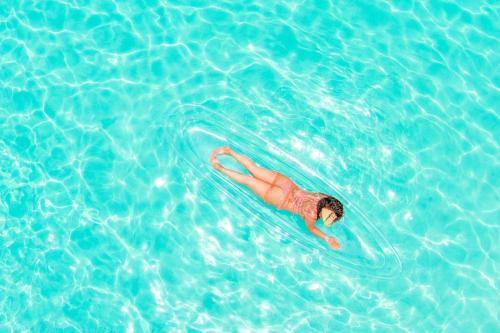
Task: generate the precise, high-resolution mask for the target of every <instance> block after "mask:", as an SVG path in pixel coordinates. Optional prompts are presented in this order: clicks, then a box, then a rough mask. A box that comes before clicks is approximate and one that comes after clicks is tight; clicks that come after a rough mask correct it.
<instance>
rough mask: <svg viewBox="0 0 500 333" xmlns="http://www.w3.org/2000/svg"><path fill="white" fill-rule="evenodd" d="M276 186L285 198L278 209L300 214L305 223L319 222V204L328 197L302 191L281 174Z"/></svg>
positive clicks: (275, 183)
mask: <svg viewBox="0 0 500 333" xmlns="http://www.w3.org/2000/svg"><path fill="white" fill-rule="evenodd" d="M274 185H276V186H278V187H279V188H281V190H282V191H283V194H284V195H285V198H284V199H283V201H282V202H281V203H280V204H279V205H278V206H277V208H278V209H281V210H287V211H289V212H292V213H295V214H299V215H300V216H301V217H302V218H303V219H304V220H305V221H316V220H317V216H318V215H317V204H318V201H319V200H320V199H322V198H325V197H327V195H325V194H323V193H319V192H307V191H303V190H302V189H300V188H299V187H298V186H297V185H296V184H295V183H294V182H293V181H292V180H291V179H290V178H288V177H286V176H283V175H281V174H279V175H278V176H277V178H276V181H275V182H274Z"/></svg>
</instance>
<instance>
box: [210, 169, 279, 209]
mask: <svg viewBox="0 0 500 333" xmlns="http://www.w3.org/2000/svg"><path fill="white" fill-rule="evenodd" d="M217 169H218V170H219V171H221V172H223V173H224V174H225V175H227V176H228V177H229V178H231V179H233V180H235V181H237V182H238V183H240V184H244V185H246V186H248V187H249V188H250V189H251V190H252V191H253V192H254V193H255V194H256V195H257V196H258V197H259V198H261V199H262V200H264V202H266V203H267V204H270V205H273V206H278V205H279V203H280V202H281V201H282V200H283V192H282V191H281V189H280V188H278V187H276V186H273V185H270V184H268V183H266V182H265V181H263V180H260V179H257V178H254V177H250V176H247V175H243V174H241V173H239V172H236V171H233V170H229V169H226V168H224V167H222V166H220V167H218V168H217Z"/></svg>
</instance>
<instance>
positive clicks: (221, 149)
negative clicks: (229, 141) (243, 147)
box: [212, 146, 233, 155]
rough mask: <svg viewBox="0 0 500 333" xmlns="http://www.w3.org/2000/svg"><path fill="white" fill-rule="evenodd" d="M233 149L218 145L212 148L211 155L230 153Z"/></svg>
mask: <svg viewBox="0 0 500 333" xmlns="http://www.w3.org/2000/svg"><path fill="white" fill-rule="evenodd" d="M232 153H233V151H232V150H231V148H229V147H228V146H224V147H219V148H217V149H215V150H214V152H213V153H212V155H231V154H232Z"/></svg>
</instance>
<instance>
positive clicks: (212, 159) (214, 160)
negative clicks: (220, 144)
mask: <svg viewBox="0 0 500 333" xmlns="http://www.w3.org/2000/svg"><path fill="white" fill-rule="evenodd" d="M210 163H212V167H213V168H214V169H215V170H220V169H222V165H221V164H220V163H219V162H218V161H217V157H216V156H215V155H214V154H212V156H210Z"/></svg>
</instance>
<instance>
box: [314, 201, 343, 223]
mask: <svg viewBox="0 0 500 333" xmlns="http://www.w3.org/2000/svg"><path fill="white" fill-rule="evenodd" d="M325 195H327V194H325ZM323 208H328V209H330V210H332V211H333V212H334V213H335V215H336V216H337V217H336V218H335V220H334V221H338V220H340V219H341V218H342V216H344V206H343V205H342V203H341V202H340V201H338V200H337V199H336V198H334V197H331V196H329V195H328V196H327V197H326V198H323V199H320V200H319V201H318V205H317V206H316V213H317V216H316V220H318V219H319V216H320V213H321V210H322V209H323Z"/></svg>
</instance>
